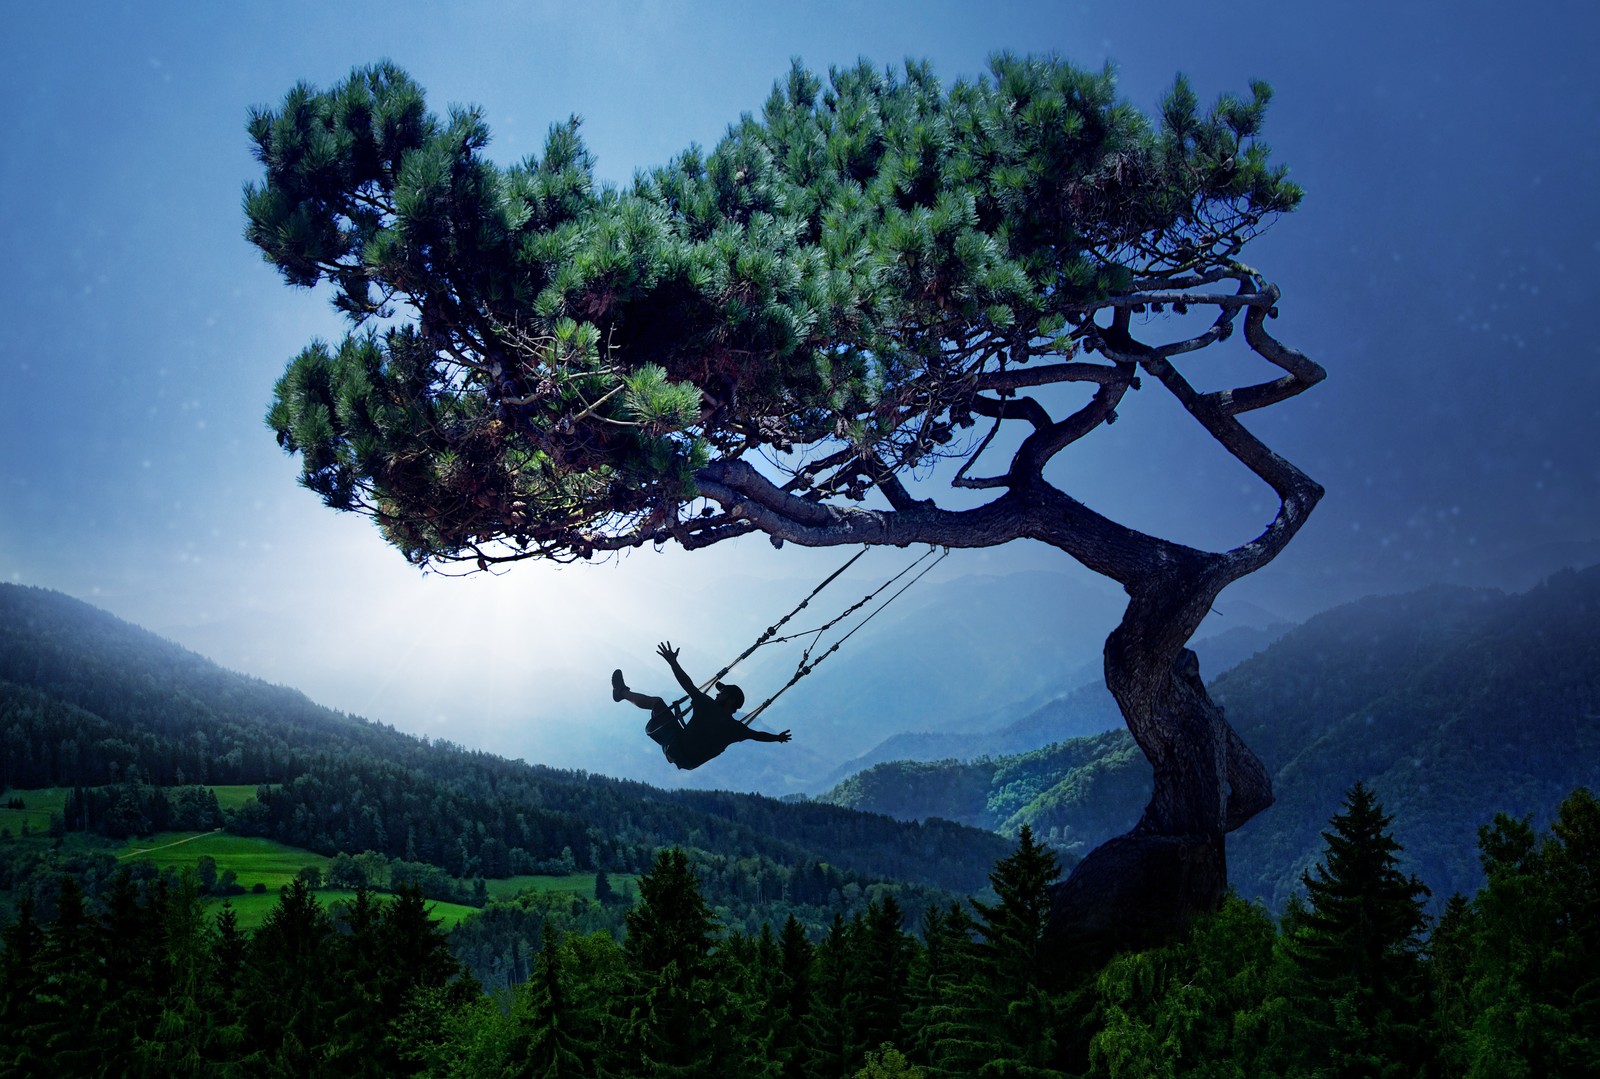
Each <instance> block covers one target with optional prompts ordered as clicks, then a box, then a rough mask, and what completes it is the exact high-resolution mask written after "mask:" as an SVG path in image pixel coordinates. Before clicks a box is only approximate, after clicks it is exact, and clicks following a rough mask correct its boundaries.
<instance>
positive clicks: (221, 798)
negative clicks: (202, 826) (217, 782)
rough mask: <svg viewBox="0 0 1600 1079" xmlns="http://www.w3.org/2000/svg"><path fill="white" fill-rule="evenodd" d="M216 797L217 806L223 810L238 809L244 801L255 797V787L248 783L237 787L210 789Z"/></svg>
mask: <svg viewBox="0 0 1600 1079" xmlns="http://www.w3.org/2000/svg"><path fill="white" fill-rule="evenodd" d="M211 789H212V790H213V791H214V792H216V795H217V805H219V806H221V807H222V808H223V809H238V808H239V807H240V806H242V805H244V803H245V801H246V800H248V799H250V798H254V797H255V796H256V785H255V784H254V783H250V784H247V785H244V786H237V787H212V788H211Z"/></svg>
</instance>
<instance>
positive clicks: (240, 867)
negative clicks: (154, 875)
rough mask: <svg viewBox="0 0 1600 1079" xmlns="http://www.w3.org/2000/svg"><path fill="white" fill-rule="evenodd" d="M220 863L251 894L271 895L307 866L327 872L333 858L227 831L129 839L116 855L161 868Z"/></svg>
mask: <svg viewBox="0 0 1600 1079" xmlns="http://www.w3.org/2000/svg"><path fill="white" fill-rule="evenodd" d="M206 854H209V855H211V857H213V858H215V859H216V860H217V870H218V872H221V871H222V870H224V869H231V870H233V871H234V872H235V873H237V874H238V875H239V883H240V884H241V885H243V886H244V888H245V890H246V891H248V890H249V889H250V888H251V886H252V885H255V884H257V883H260V884H264V885H266V887H267V891H268V892H269V893H271V894H272V895H274V896H276V895H277V894H278V889H279V888H281V887H283V886H284V885H285V884H288V883H289V882H290V881H291V880H293V879H294V875H295V874H296V873H298V872H299V871H300V870H301V869H303V868H304V867H306V866H308V865H314V866H316V867H317V869H319V870H321V871H322V872H327V869H328V862H329V860H330V859H328V858H326V857H324V856H323V855H320V854H313V853H311V852H310V851H308V850H302V849H301V848H299V847H291V846H288V845H286V844H283V843H279V842H277V841H275V840H271V839H260V838H257V837H255V836H240V835H229V834H228V833H227V832H222V831H216V832H157V833H156V834H155V835H153V836H149V837H148V838H143V839H130V840H129V841H128V842H127V844H126V845H125V846H124V847H123V848H122V850H121V851H119V852H118V853H117V857H118V858H119V859H123V860H127V859H131V858H143V859H147V860H149V861H152V862H154V863H155V864H156V865H158V866H162V867H166V866H169V865H170V866H175V867H177V868H179V869H182V868H184V867H185V866H187V867H189V868H191V869H192V868H194V866H195V865H196V864H198V863H199V861H200V858H201V856H202V855H206Z"/></svg>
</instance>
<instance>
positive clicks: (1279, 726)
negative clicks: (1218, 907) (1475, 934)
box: [823, 566, 1600, 906]
mask: <svg viewBox="0 0 1600 1079" xmlns="http://www.w3.org/2000/svg"><path fill="white" fill-rule="evenodd" d="M1211 688H1212V694H1213V696H1214V697H1215V699H1216V700H1217V701H1218V703H1220V704H1221V705H1222V706H1223V707H1224V708H1225V709H1226V711H1227V714H1228V717H1229V720H1230V722H1232V723H1233V725H1234V726H1235V728H1236V729H1237V730H1238V731H1239V733H1240V734H1241V735H1242V736H1243V737H1244V739H1245V740H1246V742H1248V743H1249V744H1250V745H1251V746H1252V747H1253V748H1255V750H1256V751H1257V752H1258V753H1259V754H1260V755H1261V757H1262V760H1263V761H1264V762H1265V763H1266V765H1267V767H1268V769H1269V770H1270V771H1271V772H1272V773H1273V776H1274V786H1275V790H1276V795H1277V803H1276V804H1275V805H1274V806H1273V807H1272V808H1270V809H1268V810H1267V811H1266V812H1264V813H1262V814H1261V815H1260V816H1259V817H1257V818H1256V819H1255V820H1253V821H1251V822H1250V823H1249V824H1247V825H1246V826H1245V827H1244V828H1242V829H1241V830H1240V831H1238V832H1236V833H1234V835H1233V836H1232V837H1231V838H1230V843H1229V864H1230V876H1231V879H1232V881H1233V883H1234V886H1235V887H1236V888H1237V889H1238V890H1239V891H1240V892H1241V894H1244V895H1246V896H1261V897H1263V898H1265V899H1266V900H1268V901H1269V902H1270V903H1272V904H1273V905H1274V906H1281V905H1282V903H1283V902H1284V901H1286V900H1287V898H1288V896H1289V895H1290V894H1291V893H1292V892H1294V891H1295V890H1297V889H1298V887H1299V877H1300V873H1301V872H1302V871H1303V870H1304V869H1306V868H1307V867H1309V866H1310V865H1311V864H1312V863H1313V862H1314V861H1315V860H1316V858H1317V857H1319V856H1320V853H1321V838H1320V833H1321V831H1322V829H1323V828H1324V827H1325V824H1326V821H1327V819H1328V818H1329V816H1330V815H1331V814H1332V813H1333V812H1334V811H1336V810H1337V808H1338V805H1339V800H1340V797H1341V796H1342V794H1343V792H1344V791H1345V790H1346V789H1347V788H1348V787H1349V786H1350V785H1351V784H1353V783H1354V782H1355V781H1356V780H1358V779H1362V780H1365V781H1367V782H1368V784H1369V785H1370V786H1372V787H1373V788H1374V789H1375V790H1377V792H1378V793H1379V795H1380V797H1381V799H1382V800H1383V802H1384V805H1385V807H1386V809H1387V810H1388V811H1389V812H1391V813H1393V814H1394V815H1395V832H1396V835H1397V838H1398V839H1399V840H1400V842H1402V843H1403V844H1405V846H1406V858H1407V862H1408V864H1409V866H1410V867H1411V868H1412V869H1413V871H1415V872H1417V873H1418V874H1419V875H1421V876H1422V877H1423V879H1424V880H1426V881H1428V882H1429V883H1430V885H1431V886H1432V887H1433V888H1434V890H1435V892H1436V895H1437V896H1438V897H1439V898H1440V899H1441V900H1442V899H1443V898H1444V897H1445V896H1447V895H1448V894H1450V893H1451V892H1453V891H1458V890H1459V891H1464V892H1470V891H1471V890H1472V889H1473V888H1474V887H1476V885H1477V883H1478V881H1479V880H1480V874H1479V869H1478V865H1477V854H1476V847H1475V830H1476V829H1477V827H1478V826H1480V825H1481V824H1483V823H1485V822H1487V821H1488V820H1489V819H1490V818H1491V817H1492V816H1493V815H1494V813H1496V812H1498V811H1502V810H1503V811H1507V812H1510V813H1512V814H1514V815H1515V814H1527V813H1533V814H1538V813H1544V812H1548V810H1549V807H1551V806H1553V805H1555V804H1557V803H1558V802H1559V801H1560V799H1561V798H1562V797H1563V796H1564V795H1565V794H1567V793H1568V792H1570V791H1571V790H1572V789H1573V788H1575V787H1579V786H1590V787H1595V786H1600V566H1595V567H1591V568H1589V569H1587V570H1583V571H1564V572H1562V573H1558V574H1556V575H1555V576H1553V577H1551V578H1550V579H1549V580H1547V581H1546V582H1545V583H1543V584H1542V585H1540V586H1539V587H1537V588H1534V589H1533V590H1531V591H1529V592H1526V593H1522V594H1518V595H1510V596H1508V595H1506V594H1504V593H1500V592H1495V591H1489V590H1481V589H1467V588H1459V587H1453V586H1435V587H1431V588H1427V589H1424V590H1421V591H1419V592H1414V593H1409V594H1406V595H1400V596H1385V597H1375V598H1369V599H1365V600H1361V601H1358V602H1355V603H1350V604H1346V605H1344V606H1341V607H1337V608H1334V609H1333V610H1330V611H1327V612H1325V613H1324V614H1321V615H1318V616H1316V617H1314V618H1312V619H1310V620H1308V621H1307V622H1306V623H1304V624H1303V625H1301V626H1299V627H1296V628H1295V629H1293V630H1290V631H1289V632H1288V633H1285V634H1284V635H1283V636H1282V637H1281V638H1280V639H1279V640H1278V641H1276V642H1275V643H1273V644H1271V645H1270V646H1269V647H1267V648H1266V649H1264V650H1263V651H1262V652H1260V653H1259V654H1257V655H1255V656H1253V657H1251V658H1249V659H1246V660H1245V661H1244V662H1242V663H1240V664H1239V665H1237V666H1235V667H1233V668H1232V669H1231V670H1228V671H1226V672H1224V673H1223V674H1221V675H1219V676H1217V677H1216V678H1214V679H1213V681H1212V683H1211ZM1148 794H1149V766H1148V764H1147V763H1146V762H1145V760H1144V758H1143V756H1142V755H1141V754H1139V753H1138V752H1137V750H1136V749H1135V748H1134V747H1133V745H1132V741H1131V738H1129V737H1128V735H1127V734H1126V732H1125V731H1113V732H1109V733H1107V734H1104V735H1100V736H1097V737H1095V738H1092V739H1078V740H1074V741H1069V742H1067V743H1064V744H1062V745H1058V746H1052V747H1048V748H1046V749H1041V750H1037V751H1034V752H1031V753H1027V754H1022V755H1018V756H1012V757H1001V758H995V759H993V760H989V761H982V762H965V763H960V762H943V763H941V764H927V763H903V764H879V765H877V766H875V767H873V768H870V769H868V770H866V771H865V772H862V773H860V774H858V775H855V776H852V777H851V778H849V779H847V780H845V781H843V782H841V783H840V784H839V785H838V786H836V787H835V788H834V789H833V790H832V791H830V792H829V793H828V794H827V795H824V796H823V797H824V799H825V800H830V801H834V802H836V803H837V804H844V805H851V806H854V807H857V808H865V809H874V810H877V811H879V812H886V813H891V814H894V815H898V816H902V817H905V818H908V819H914V818H917V817H920V816H925V815H930V814H931V815H938V816H943V817H947V818H948V819H952V820H958V821H963V822H966V823H972V824H976V825H978V826H980V827H995V828H1001V829H1005V830H1012V829H1015V828H1017V827H1019V826H1020V825H1021V824H1022V823H1028V824H1031V825H1032V827H1033V828H1034V830H1035V831H1036V832H1038V833H1039V834H1040V835H1043V836H1047V837H1049V838H1051V839H1052V840H1053V841H1054V842H1055V843H1056V844H1057V845H1059V846H1062V847H1065V848H1066V849H1069V850H1081V849H1085V848H1087V847H1089V846H1093V845H1094V844H1095V843H1098V842H1100V841H1101V840H1102V839H1104V838H1107V837H1109V836H1110V835H1113V834H1116V833H1117V832H1119V831H1121V830H1122V829H1123V828H1125V827H1127V826H1128V825H1129V824H1131V823H1132V822H1133V821H1134V820H1135V819H1137V816H1138V813H1139V811H1140V810H1141V809H1142V808H1143V804H1144V801H1145V799H1146V798H1148Z"/></svg>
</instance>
